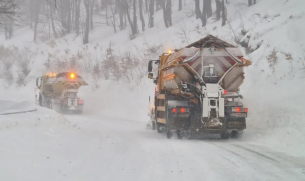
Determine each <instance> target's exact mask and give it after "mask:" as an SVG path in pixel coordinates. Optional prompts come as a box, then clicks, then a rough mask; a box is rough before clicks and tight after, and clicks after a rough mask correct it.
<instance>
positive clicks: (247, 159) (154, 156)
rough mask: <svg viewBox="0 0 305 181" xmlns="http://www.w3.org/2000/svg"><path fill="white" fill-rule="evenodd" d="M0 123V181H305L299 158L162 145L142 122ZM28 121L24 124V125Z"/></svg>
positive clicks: (73, 118) (199, 143) (68, 118)
mask: <svg viewBox="0 0 305 181" xmlns="http://www.w3.org/2000/svg"><path fill="white" fill-rule="evenodd" d="M23 115H26V116H22V115H10V116H6V117H4V116H2V117H0V119H1V120H4V119H3V118H5V119H6V121H4V122H2V123H1V124H0V129H1V130H0V140H1V147H0V180H6V181H10V180H12V181H13V180H14V181H17V180H26V181H36V180H37V181H40V180H52V181H53V180H64V181H68V180H71V181H77V180H86V181H97V180H105V181H110V180H115V181H121V180H124V181H138V180H139V181H140V180H141V181H142V180H143V181H145V180H152V181H156V180H158V181H161V180H166V181H170V180H175V181H178V180H255V181H258V180H305V158H304V157H293V156H291V155H289V154H284V153H282V152H280V151H275V150H272V149H267V147H262V146H258V145H254V144H251V143H247V142H244V141H239V140H220V139H215V138H214V139H212V138H210V139H203V140H185V139H184V140H179V139H171V140H168V139H167V138H166V136H165V135H162V134H158V133H157V132H156V131H152V130H150V129H147V128H146V124H145V123H144V122H138V121H133V120H124V119H116V118H110V117H101V116H99V117H97V116H90V115H65V116H61V115H53V113H52V111H49V110H45V109H43V110H38V112H37V113H27V114H23ZM25 117H27V119H25Z"/></svg>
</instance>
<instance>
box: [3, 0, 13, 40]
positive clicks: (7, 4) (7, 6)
mask: <svg viewBox="0 0 305 181" xmlns="http://www.w3.org/2000/svg"><path fill="white" fill-rule="evenodd" d="M15 7H16V4H15V2H14V1H13V0H0V27H4V34H5V39H11V38H12V35H13V27H14V15H15Z"/></svg>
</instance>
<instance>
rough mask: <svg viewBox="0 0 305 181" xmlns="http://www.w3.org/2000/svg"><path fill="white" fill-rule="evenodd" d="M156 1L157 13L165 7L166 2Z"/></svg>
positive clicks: (162, 0)
mask: <svg viewBox="0 0 305 181" xmlns="http://www.w3.org/2000/svg"><path fill="white" fill-rule="evenodd" d="M155 1H156V11H159V10H160V9H162V8H163V5H164V3H165V2H164V1H165V0H155Z"/></svg>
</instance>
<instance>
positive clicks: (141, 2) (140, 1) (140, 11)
mask: <svg viewBox="0 0 305 181" xmlns="http://www.w3.org/2000/svg"><path fill="white" fill-rule="evenodd" d="M139 13H140V20H141V23H142V31H145V20H144V16H143V0H139Z"/></svg>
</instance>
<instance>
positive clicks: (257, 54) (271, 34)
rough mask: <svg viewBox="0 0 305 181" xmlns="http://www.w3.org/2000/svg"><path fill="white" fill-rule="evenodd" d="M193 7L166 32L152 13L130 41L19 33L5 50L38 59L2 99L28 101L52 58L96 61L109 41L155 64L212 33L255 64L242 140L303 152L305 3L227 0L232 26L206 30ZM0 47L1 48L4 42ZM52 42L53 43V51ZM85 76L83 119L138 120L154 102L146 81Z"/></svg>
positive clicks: (213, 24) (103, 33) (123, 35)
mask: <svg viewBox="0 0 305 181" xmlns="http://www.w3.org/2000/svg"><path fill="white" fill-rule="evenodd" d="M212 2H213V3H214V1H212ZM177 3H178V2H176V1H175V2H173V7H178V6H177ZM214 5H215V4H213V6H214ZM193 7H194V2H193V1H188V2H187V4H186V6H184V7H183V11H181V12H178V11H177V8H173V24H174V26H173V27H170V28H167V29H166V28H165V27H164V24H163V19H162V11H158V12H157V13H156V14H155V21H156V23H155V27H154V28H152V29H147V30H146V31H145V32H140V33H139V35H138V36H137V38H135V39H133V40H130V38H129V30H128V29H127V30H124V31H120V32H118V33H117V34H114V33H113V32H112V29H111V27H105V26H103V25H97V26H96V27H95V29H94V30H93V31H92V33H91V35H90V42H91V43H89V44H88V45H82V44H81V37H75V36H74V35H67V36H66V37H64V38H62V39H58V40H51V41H49V42H46V43H37V44H35V43H32V42H30V40H31V39H30V38H28V37H29V35H30V34H31V30H30V29H29V28H23V29H22V30H18V32H16V34H15V37H14V38H13V39H12V40H10V41H5V42H4V45H5V46H12V45H16V46H21V47H25V46H27V47H29V48H30V50H32V51H35V52H36V53H37V55H36V57H34V58H33V61H32V63H31V73H30V74H29V77H28V79H29V81H28V82H30V83H29V84H28V85H26V86H25V87H21V88H20V87H19V88H16V86H15V85H13V86H10V87H7V88H3V86H2V87H1V88H0V91H1V94H0V99H5V98H6V99H9V100H14V99H19V100H32V101H33V99H34V93H33V90H34V88H33V87H34V82H35V81H34V79H35V77H37V76H40V75H42V74H44V73H45V71H46V67H45V66H44V63H46V61H47V60H48V55H49V54H51V55H52V56H56V58H59V59H69V58H71V57H72V56H73V55H75V54H77V53H78V52H82V53H83V55H86V56H87V55H88V56H87V58H88V57H90V61H91V60H94V61H97V62H98V63H101V62H102V61H103V60H104V59H105V50H106V49H107V47H108V45H109V43H110V42H111V43H112V44H113V50H114V52H115V53H116V54H125V53H132V54H134V55H138V57H137V58H139V59H140V60H141V61H143V62H145V61H147V60H149V59H155V58H158V55H160V54H161V53H162V52H164V51H166V50H167V49H169V48H171V49H175V48H181V47H183V46H185V45H187V44H189V43H191V42H194V41H196V40H198V39H200V38H202V37H204V36H206V35H207V34H212V35H215V36H218V37H219V38H222V39H224V40H226V41H228V42H231V43H234V41H235V40H241V41H243V43H244V44H245V46H247V47H246V48H243V47H240V48H243V49H244V52H245V53H246V52H247V53H248V54H247V55H246V58H248V59H250V60H251V61H252V62H253V65H252V66H250V67H248V68H246V74H245V76H246V80H245V83H244V85H243V86H242V87H241V93H242V95H243V96H244V98H245V99H244V103H245V105H246V106H247V107H249V110H250V112H249V118H248V128H247V130H246V131H245V134H244V138H243V139H244V140H245V141H254V142H255V143H260V144H267V145H269V146H270V147H278V148H279V149H280V150H281V149H283V150H289V151H293V152H297V153H299V154H302V153H301V152H302V151H301V150H302V149H303V150H304V146H303V145H304V144H303V143H304V138H305V130H304V129H302V128H304V123H305V117H304V105H303V102H304V100H305V97H304V95H305V94H304V93H303V90H304V88H305V83H304V76H305V72H304V69H305V44H304V42H305V35H304V33H303V32H304V29H305V24H304V18H305V12H304V7H305V1H299V0H289V1H287V0H268V1H263V0H257V4H256V5H253V6H251V7H248V6H247V1H245V0H236V1H229V4H227V9H228V22H230V25H229V24H227V25H226V26H224V27H221V22H220V21H215V18H214V17H212V18H210V19H209V20H208V25H207V26H206V27H205V28H201V22H200V20H196V19H195V18H194V16H191V17H189V16H188V15H189V14H191V13H192V10H193ZM213 8H214V9H215V7H213ZM183 32H187V33H186V34H183ZM0 41H1V42H3V41H2V39H1V38H0ZM51 42H53V43H54V42H55V46H52V45H51V44H50V43H51ZM156 47H160V48H159V49H157V52H156V53H155V54H148V55H147V54H145V53H146V52H148V49H149V48H156ZM94 61H91V62H94ZM82 63H83V62H82ZM83 74H85V75H84V76H85V78H87V79H88V80H91V81H90V82H89V84H90V86H88V87H85V88H83V91H82V92H81V94H80V96H81V98H83V99H84V100H85V110H84V114H93V115H97V116H99V115H104V116H105V115H106V116H108V117H110V118H124V119H128V120H129V119H130V120H137V121H143V119H147V116H146V114H147V107H148V96H149V95H151V96H152V95H153V91H154V87H153V84H152V83H151V82H149V81H142V82H141V83H138V84H136V83H135V82H128V81H126V82H122V81H119V82H117V81H112V80H99V81H98V83H96V82H93V81H92V80H93V79H92V75H90V74H89V75H87V74H86V73H85V72H84V73H83ZM144 79H145V78H144ZM93 84H98V87H99V88H98V89H96V87H95V86H91V85H93ZM131 85H132V86H131ZM93 87H94V88H93ZM131 87H132V89H131ZM4 97H5V98H4ZM145 121H146V120H145Z"/></svg>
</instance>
